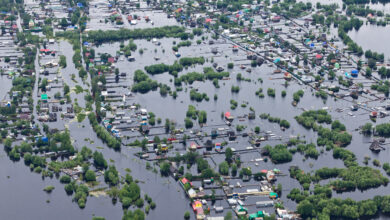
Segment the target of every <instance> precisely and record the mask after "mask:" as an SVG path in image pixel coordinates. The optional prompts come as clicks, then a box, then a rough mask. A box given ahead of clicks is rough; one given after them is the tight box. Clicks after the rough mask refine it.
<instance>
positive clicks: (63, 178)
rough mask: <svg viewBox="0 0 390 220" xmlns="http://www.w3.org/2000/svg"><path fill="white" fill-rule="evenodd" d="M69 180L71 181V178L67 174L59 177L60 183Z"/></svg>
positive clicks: (68, 181)
mask: <svg viewBox="0 0 390 220" xmlns="http://www.w3.org/2000/svg"><path fill="white" fill-rule="evenodd" d="M70 181H71V179H70V176H68V175H63V176H61V178H60V182H61V183H70Z"/></svg>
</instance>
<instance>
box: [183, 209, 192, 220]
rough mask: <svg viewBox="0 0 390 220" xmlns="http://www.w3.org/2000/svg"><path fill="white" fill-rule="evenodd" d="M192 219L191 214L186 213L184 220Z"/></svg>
mask: <svg viewBox="0 0 390 220" xmlns="http://www.w3.org/2000/svg"><path fill="white" fill-rule="evenodd" d="M190 217H191V214H190V212H189V211H186V212H185V213H184V219H186V220H188V219H190Z"/></svg>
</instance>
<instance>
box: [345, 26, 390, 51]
mask: <svg viewBox="0 0 390 220" xmlns="http://www.w3.org/2000/svg"><path fill="white" fill-rule="evenodd" d="M348 35H349V36H350V37H351V39H352V40H353V41H355V42H356V43H357V44H358V45H360V46H361V47H362V48H363V50H368V49H370V50H371V51H376V52H378V53H384V55H385V58H389V57H390V45H389V44H388V43H386V42H387V41H388V38H389V36H390V29H389V27H388V26H377V25H370V24H364V25H363V26H362V27H360V29H359V30H358V31H351V32H349V33H348Z"/></svg>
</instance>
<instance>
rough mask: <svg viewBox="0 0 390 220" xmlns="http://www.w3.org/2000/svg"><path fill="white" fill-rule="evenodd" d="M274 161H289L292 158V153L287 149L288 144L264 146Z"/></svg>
mask: <svg viewBox="0 0 390 220" xmlns="http://www.w3.org/2000/svg"><path fill="white" fill-rule="evenodd" d="M264 149H265V150H266V151H268V154H269V156H270V158H271V160H272V162H274V163H287V162H290V161H291V160H292V154H291V153H290V152H289V151H288V150H287V146H286V145H283V144H278V145H276V146H274V147H272V146H270V145H266V146H265V147H264Z"/></svg>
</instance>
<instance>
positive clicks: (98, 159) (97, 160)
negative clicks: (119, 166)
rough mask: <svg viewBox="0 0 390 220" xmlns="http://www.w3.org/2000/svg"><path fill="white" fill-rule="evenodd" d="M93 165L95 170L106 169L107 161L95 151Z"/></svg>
mask: <svg viewBox="0 0 390 220" xmlns="http://www.w3.org/2000/svg"><path fill="white" fill-rule="evenodd" d="M93 164H94V166H95V167H96V168H97V169H106V168H107V161H106V160H105V159H104V157H103V154H102V153H101V152H97V151H95V152H94V153H93Z"/></svg>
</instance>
